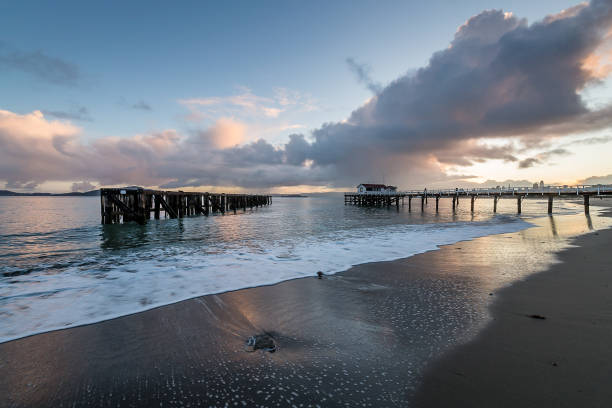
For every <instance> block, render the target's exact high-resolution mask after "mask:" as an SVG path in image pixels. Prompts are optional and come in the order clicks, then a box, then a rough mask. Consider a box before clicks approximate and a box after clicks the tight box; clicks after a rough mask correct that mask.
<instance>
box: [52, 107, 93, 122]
mask: <svg viewBox="0 0 612 408" xmlns="http://www.w3.org/2000/svg"><path fill="white" fill-rule="evenodd" d="M41 112H42V113H43V114H44V115H46V116H52V117H54V118H57V119H67V120H79V121H83V122H92V121H93V119H92V118H91V116H89V110H88V109H87V108H86V107H84V106H82V107H80V108H78V109H76V110H72V111H56V110H44V109H43V110H41Z"/></svg>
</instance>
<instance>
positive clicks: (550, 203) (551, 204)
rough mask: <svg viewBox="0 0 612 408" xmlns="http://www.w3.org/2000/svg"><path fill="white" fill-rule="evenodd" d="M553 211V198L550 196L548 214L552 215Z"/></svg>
mask: <svg viewBox="0 0 612 408" xmlns="http://www.w3.org/2000/svg"><path fill="white" fill-rule="evenodd" d="M552 209H553V196H552V195H549V196H548V213H549V214H552Z"/></svg>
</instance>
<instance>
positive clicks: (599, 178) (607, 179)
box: [578, 174, 612, 184]
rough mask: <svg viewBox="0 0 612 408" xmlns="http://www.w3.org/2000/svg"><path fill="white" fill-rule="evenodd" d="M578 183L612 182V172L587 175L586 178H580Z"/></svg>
mask: <svg viewBox="0 0 612 408" xmlns="http://www.w3.org/2000/svg"><path fill="white" fill-rule="evenodd" d="M578 184H612V174H608V175H607V176H591V177H587V178H585V179H584V180H580V181H579V182H578Z"/></svg>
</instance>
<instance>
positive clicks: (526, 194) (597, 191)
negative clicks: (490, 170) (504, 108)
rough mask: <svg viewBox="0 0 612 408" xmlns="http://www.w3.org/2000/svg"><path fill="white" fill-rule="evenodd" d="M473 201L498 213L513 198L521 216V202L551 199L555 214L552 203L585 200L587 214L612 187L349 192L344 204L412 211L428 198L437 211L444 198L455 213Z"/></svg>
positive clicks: (608, 194) (609, 193)
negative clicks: (415, 202)
mask: <svg viewBox="0 0 612 408" xmlns="http://www.w3.org/2000/svg"><path fill="white" fill-rule="evenodd" d="M461 197H463V198H469V199H470V209H471V211H472V212H474V201H475V200H476V199H477V198H492V199H493V212H497V201H498V200H499V199H500V198H514V199H516V203H517V212H518V213H519V214H520V213H521V203H522V201H523V200H524V199H526V198H527V199H529V198H538V199H544V198H546V199H548V213H549V214H552V210H553V200H554V199H555V197H556V198H574V199H575V198H582V200H583V202H584V211H585V212H586V213H588V212H589V204H590V198H591V197H600V198H603V197H612V185H595V186H592V185H583V186H546V187H540V188H531V187H503V188H478V189H471V190H466V189H459V188H455V189H445V190H423V191H403V192H395V191H394V192H368V193H361V194H360V193H346V194H344V204H345V205H346V204H352V205H358V206H396V207H398V208H399V206H400V205H404V203H405V199H408V210H409V211H411V210H412V199H413V198H415V199H420V205H421V211H424V208H425V204H426V203H427V200H428V199H429V198H432V199H435V200H436V211H438V205H439V202H440V199H441V198H450V199H452V200H453V203H452V205H453V211H454V210H455V209H456V207H457V205H458V204H459V198H461Z"/></svg>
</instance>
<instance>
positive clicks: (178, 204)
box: [100, 187, 272, 224]
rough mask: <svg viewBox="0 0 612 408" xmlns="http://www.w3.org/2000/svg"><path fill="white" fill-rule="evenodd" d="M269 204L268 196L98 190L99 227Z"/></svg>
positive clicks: (137, 189) (270, 201)
mask: <svg viewBox="0 0 612 408" xmlns="http://www.w3.org/2000/svg"><path fill="white" fill-rule="evenodd" d="M270 204H272V196H269V195H251V194H225V193H194V192H184V191H161V190H148V189H144V188H140V187H126V188H103V189H100V212H101V216H102V224H120V223H126V222H130V221H135V222H137V223H140V224H144V223H145V222H146V221H147V220H149V219H151V215H153V217H154V218H155V219H156V220H158V219H160V217H161V216H162V214H163V217H164V218H182V217H187V216H190V215H205V216H208V215H210V214H213V213H219V214H225V213H228V212H233V213H234V214H236V212H237V211H239V210H241V211H246V210H247V208H248V209H253V207H255V208H257V207H261V206H264V205H270Z"/></svg>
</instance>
